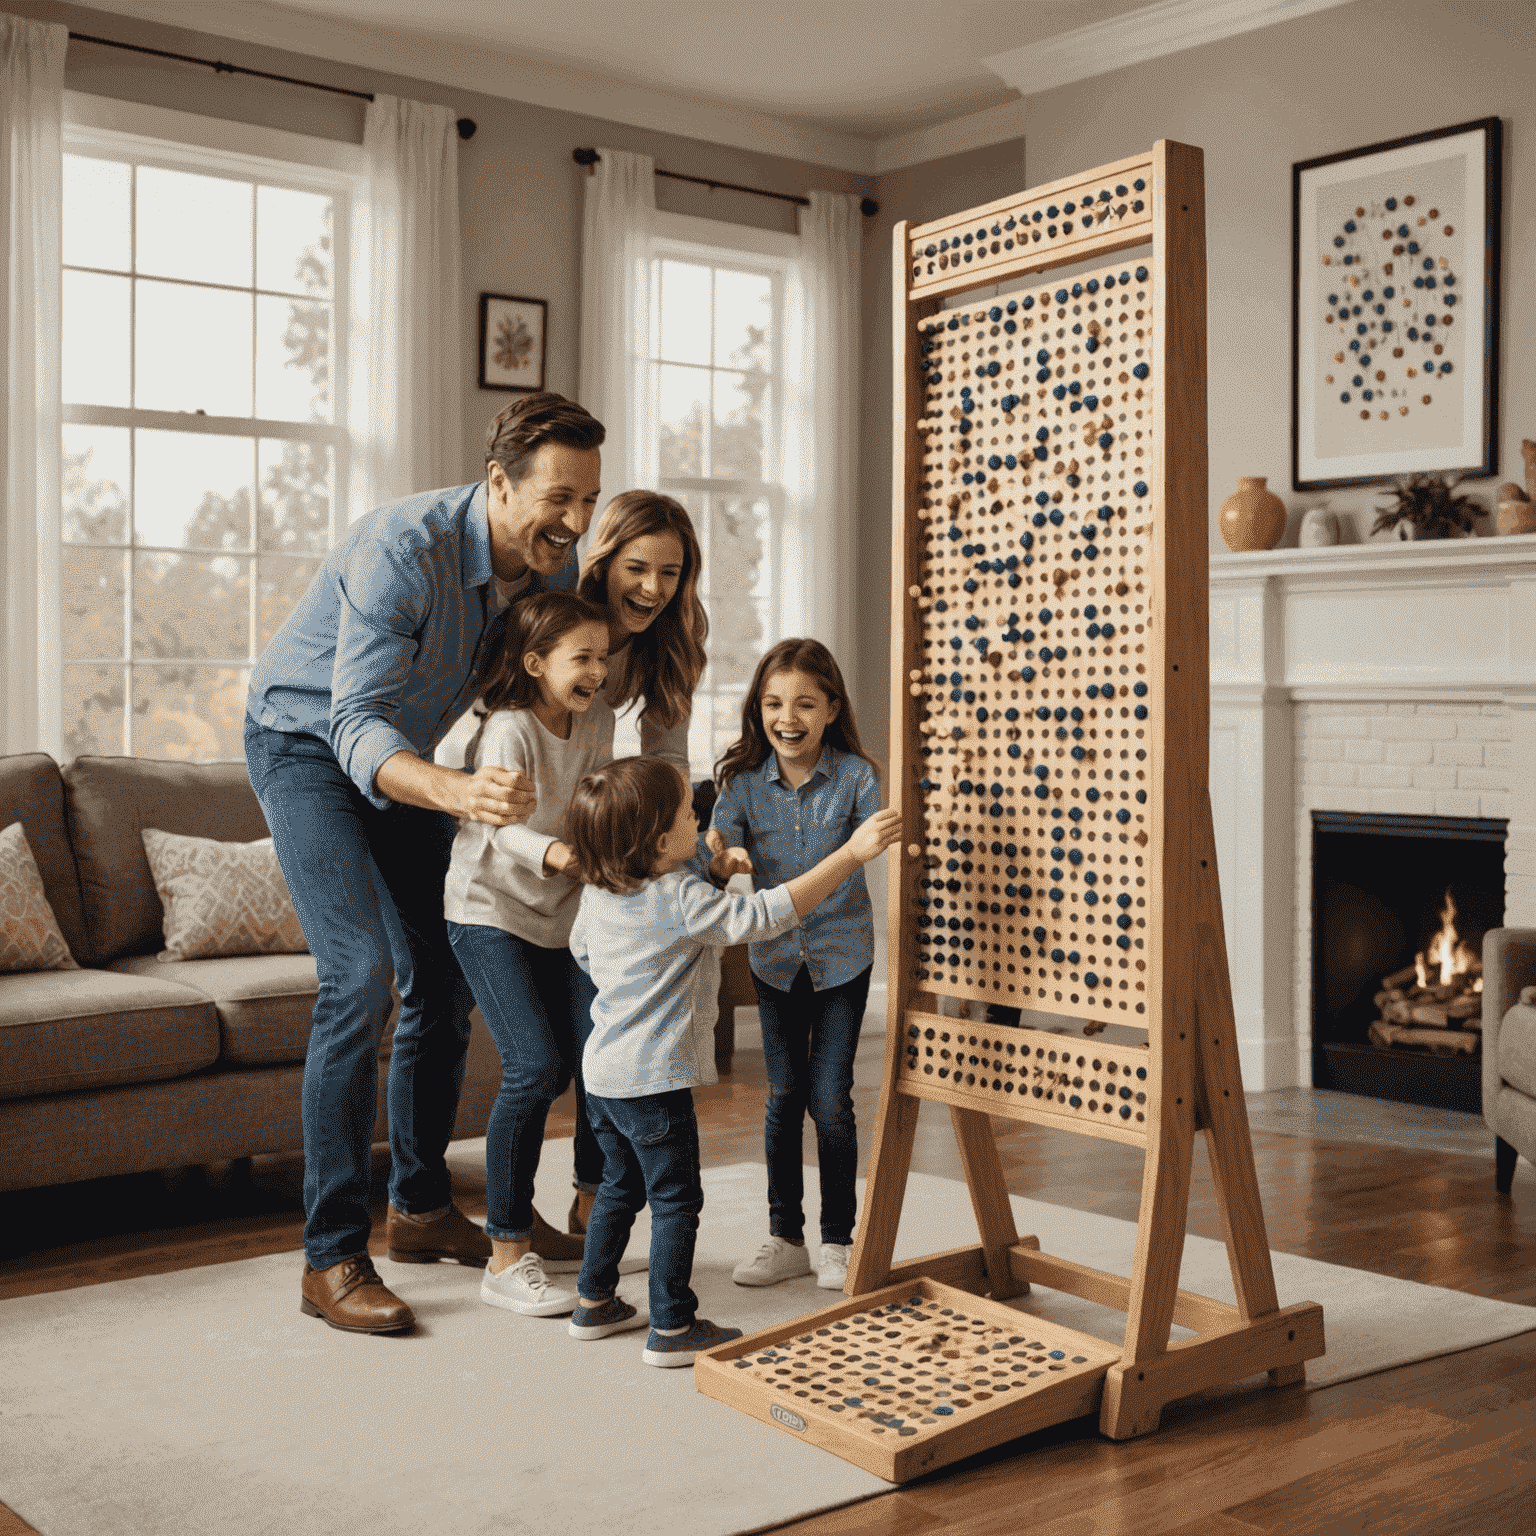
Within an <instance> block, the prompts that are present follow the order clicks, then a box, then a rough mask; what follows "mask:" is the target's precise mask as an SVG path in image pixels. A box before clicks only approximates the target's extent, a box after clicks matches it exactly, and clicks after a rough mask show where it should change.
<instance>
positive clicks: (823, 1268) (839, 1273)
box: [816, 1243, 853, 1291]
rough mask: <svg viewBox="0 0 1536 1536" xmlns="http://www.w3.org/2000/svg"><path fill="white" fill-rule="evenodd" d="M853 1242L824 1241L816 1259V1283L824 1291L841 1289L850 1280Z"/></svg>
mask: <svg viewBox="0 0 1536 1536" xmlns="http://www.w3.org/2000/svg"><path fill="white" fill-rule="evenodd" d="M852 1256H853V1244H852V1243H823V1244H822V1245H821V1253H820V1255H819V1256H818V1258H817V1261H816V1284H817V1285H819V1286H820V1287H821V1289H822V1290H824V1291H840V1290H842V1288H843V1286H844V1285H845V1284H846V1283H847V1280H848V1260H849V1259H850V1258H851V1257H852Z"/></svg>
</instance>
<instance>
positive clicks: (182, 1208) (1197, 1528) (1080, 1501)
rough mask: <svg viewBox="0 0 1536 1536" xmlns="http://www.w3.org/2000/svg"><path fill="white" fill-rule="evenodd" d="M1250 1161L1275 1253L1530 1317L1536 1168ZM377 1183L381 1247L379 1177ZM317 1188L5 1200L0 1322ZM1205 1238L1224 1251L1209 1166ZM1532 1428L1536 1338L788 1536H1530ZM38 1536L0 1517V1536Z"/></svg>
mask: <svg viewBox="0 0 1536 1536" xmlns="http://www.w3.org/2000/svg"><path fill="white" fill-rule="evenodd" d="M881 1047H882V1041H881V1040H880V1039H879V1038H878V1037H875V1038H872V1039H870V1040H868V1041H866V1042H865V1044H864V1046H863V1047H862V1048H861V1049H860V1053H859V1060H858V1066H857V1070H856V1079H855V1105H856V1108H857V1111H858V1114H859V1117H860V1123H861V1126H862V1127H864V1128H866V1129H867V1127H868V1126H869V1125H870V1124H871V1122H872V1119H873V1112H874V1103H875V1095H876V1092H877V1090H878V1084H879V1076H880V1051H881ZM763 1095H764V1084H763V1064H762V1055H761V1053H760V1052H756V1051H752V1050H742V1051H738V1053H737V1056H736V1063H735V1071H734V1072H733V1074H732V1076H731V1077H730V1078H729V1079H723V1080H722V1081H721V1083H720V1084H719V1085H718V1086H716V1087H712V1088H707V1089H700V1090H698V1092H697V1094H696V1099H697V1101H698V1109H699V1126H700V1141H701V1147H702V1153H703V1160H704V1162H705V1164H706V1165H709V1166H718V1165H721V1164H725V1163H733V1162H739V1161H741V1160H743V1159H753V1158H758V1157H760V1156H761V1155H762V1105H763ZM995 1128H996V1130H997V1132H998V1142H999V1147H1000V1149H1001V1151H1002V1156H1003V1165H1004V1169H1005V1171H1006V1173H1007V1176H1008V1182H1009V1187H1010V1188H1011V1189H1012V1190H1013V1191H1014V1192H1015V1193H1017V1194H1023V1195H1029V1196H1031V1197H1033V1198H1035V1199H1038V1200H1044V1201H1048V1202H1052V1203H1055V1204H1059V1205H1068V1206H1076V1207H1078V1208H1080V1209H1086V1210H1094V1211H1100V1212H1103V1213H1104V1214H1106V1215H1111V1216H1119V1217H1123V1218H1126V1219H1129V1220H1134V1219H1135V1216H1136V1211H1137V1203H1138V1199H1139V1193H1140V1179H1141V1159H1140V1157H1139V1155H1138V1154H1137V1153H1136V1152H1135V1151H1134V1150H1133V1149H1131V1148H1128V1147H1122V1146H1119V1145H1117V1144H1115V1143H1112V1142H1102V1141H1091V1140H1088V1139H1087V1138H1083V1137H1076V1136H1069V1135H1063V1134H1061V1133H1059V1132H1053V1131H1044V1130H1038V1129H1036V1128H1034V1127H1031V1126H1024V1125H1018V1124H1015V1123H1013V1122H1006V1121H998V1122H995ZM570 1133H571V1120H570V1115H569V1104H568V1102H567V1103H565V1104H562V1105H558V1106H556V1110H555V1112H554V1113H552V1114H551V1117H550V1124H549V1128H548V1134H549V1135H551V1136H562V1135H565V1136H568V1135H570ZM861 1139H863V1140H866V1141H867V1137H863V1138H861ZM811 1145H812V1143H811V1141H810V1138H809V1136H808V1137H807V1146H808V1147H809V1146H811ZM866 1155H867V1148H866ZM1254 1155H1255V1159H1256V1162H1257V1165H1258V1172H1259V1182H1260V1185H1261V1187H1262V1189H1263V1191H1264V1198H1265V1210H1266V1215H1267V1218H1268V1224H1269V1240H1270V1246H1271V1247H1273V1248H1276V1249H1281V1250H1285V1251H1288V1252H1292V1253H1300V1254H1306V1255H1308V1256H1309V1257H1312V1258H1317V1259H1323V1260H1326V1261H1328V1262H1330V1263H1334V1264H1344V1265H1349V1266H1351V1267H1353V1268H1356V1269H1364V1270H1369V1271H1372V1272H1375V1273H1377V1274H1384V1275H1395V1276H1398V1277H1400V1278H1403V1279H1407V1280H1416V1281H1419V1282H1421V1283H1423V1284H1426V1285H1435V1286H1441V1287H1444V1288H1446V1289H1447V1290H1448V1291H1467V1292H1471V1293H1472V1294H1475V1295H1479V1296H1491V1297H1497V1298H1500V1299H1502V1300H1506V1301H1513V1302H1519V1303H1522V1304H1524V1305H1527V1306H1536V1171H1533V1169H1532V1168H1531V1166H1530V1164H1528V1163H1526V1162H1523V1161H1522V1162H1521V1163H1520V1164H1519V1166H1518V1168H1517V1170H1516V1174H1515V1184H1514V1191H1513V1194H1512V1195H1510V1196H1500V1195H1497V1194H1496V1193H1495V1192H1494V1187H1493V1157H1492V1153H1491V1151H1490V1153H1489V1155H1488V1156H1487V1157H1486V1158H1480V1157H1474V1156H1468V1155H1465V1154H1459V1153H1450V1152H1443V1151H1423V1150H1417V1149H1410V1148H1405V1147H1402V1146H1387V1145H1375V1144H1371V1143H1365V1142H1358V1141H1343V1140H1325V1139H1319V1138H1308V1137H1301V1136H1289V1135H1279V1134H1274V1133H1271V1132H1264V1131H1256V1132H1255V1133H1254ZM913 1167H914V1169H916V1170H918V1171H921V1172H924V1173H932V1174H938V1175H940V1176H942V1177H948V1178H958V1177H960V1166H959V1158H958V1155H957V1153H956V1151H955V1146H954V1140H953V1136H952V1134H951V1132H950V1128H949V1120H948V1117H947V1116H946V1115H943V1114H941V1113H935V1112H934V1111H933V1107H932V1106H925V1108H924V1111H923V1114H922V1117H921V1119H920V1121H919V1125H918V1133H917V1142H916V1150H915V1153H914V1158H913ZM376 1172H377V1173H378V1174H379V1175H380V1176H381V1177H379V1178H376V1180H375V1188H376V1189H378V1190H380V1192H381V1193H380V1198H379V1200H378V1201H376V1209H375V1219H376V1221H377V1223H378V1227H377V1231H378V1233H379V1235H380V1237H382V1228H383V1222H382V1216H383V1205H382V1172H383V1163H382V1160H377V1161H376ZM301 1178H302V1169H301V1166H300V1162H299V1159H298V1158H296V1157H281V1158H279V1157H270V1158H256V1159H252V1160H250V1161H248V1162H244V1163H238V1164H232V1165H225V1166H221V1167H217V1168H208V1169H183V1170H178V1171H176V1172H174V1173H169V1174H153V1175H138V1176H133V1177H129V1178H121V1179H103V1180H96V1181H93V1182H91V1183H88V1184H79V1185H68V1186H63V1187H59V1188H54V1189H48V1190H31V1191H22V1192H20V1193H15V1194H6V1195H0V1299H4V1298H8V1297H13V1296H25V1295H33V1294H37V1293H40V1292H44V1291H58V1290H67V1289H70V1288H73V1287H75V1286H83V1285H95V1284H100V1283H102V1282H104V1281H108V1280H119V1279H125V1278H128V1277H130V1276H135V1275H150V1274H166V1273H169V1272H172V1271H174V1270H178V1269H187V1268H192V1267H194V1266H197V1265H201V1264H216V1263H225V1262H228V1261H231V1260H234V1259H243V1258H249V1257H251V1256H253V1255H256V1254H263V1253H280V1252H288V1251H294V1250H296V1249H297V1248H298V1247H299V1245H300V1237H301V1230H302V1224H303V1217H302V1208H301V1199H300V1191H301ZM455 1193H456V1198H457V1199H458V1201H459V1203H460V1205H461V1206H462V1207H463V1208H464V1209H465V1210H466V1211H468V1212H469V1213H470V1214H472V1215H474V1216H477V1217H482V1218H483V1216H484V1210H485V1206H484V1185H483V1182H481V1183H478V1184H477V1183H475V1182H474V1181H473V1180H466V1181H464V1182H463V1183H461V1184H459V1185H458V1186H457V1187H456V1191H455ZM545 1214H546V1215H548V1216H549V1217H550V1219H551V1220H553V1219H555V1217H556V1216H557V1215H563V1213H556V1212H546V1213H545ZM562 1224H563V1223H562ZM1189 1230H1190V1231H1191V1232H1194V1233H1198V1234H1200V1235H1202V1236H1206V1237H1215V1238H1219V1237H1220V1235H1221V1231H1220V1224H1219V1222H1218V1219H1217V1214H1216V1209H1215V1202H1214V1199H1213V1196H1212V1193H1211V1185H1210V1179H1209V1174H1208V1170H1207V1168H1206V1165H1205V1162H1204V1149H1203V1146H1198V1145H1197V1151H1196V1164H1195V1173H1194V1181H1193V1193H1192V1199H1191V1205H1190V1216H1189ZM1454 1304H1455V1303H1454V1299H1453V1298H1452V1297H1449V1296H1448V1297H1447V1305H1448V1306H1453V1305H1454ZM1533 1420H1536V1334H1525V1335H1522V1336H1520V1337H1518V1338H1514V1339H1508V1340H1505V1341H1503V1342H1502V1343H1498V1344H1490V1345H1486V1346H1484V1347H1483V1348H1480V1349H1473V1350H1466V1351H1464V1352H1462V1353H1460V1354H1456V1355H1450V1356H1445V1357H1442V1358H1440V1359H1436V1360H1430V1361H1425V1362H1423V1363H1421V1364H1418V1365H1411V1366H1403V1367H1401V1368H1399V1369H1397V1370H1392V1371H1384V1372H1382V1373H1380V1374H1378V1375H1375V1376H1370V1377H1366V1378H1363V1379H1361V1380H1358V1381H1352V1382H1346V1383H1344V1384H1342V1385H1340V1386H1336V1387H1328V1388H1325V1389H1323V1390H1321V1391H1318V1392H1312V1393H1308V1392H1306V1391H1304V1390H1303V1389H1301V1388H1287V1389H1283V1390H1279V1391H1273V1390H1271V1391H1263V1392H1259V1393H1255V1394H1252V1395H1244V1396H1243V1397H1241V1398H1228V1399H1226V1400H1223V1401H1215V1402H1209V1401H1208V1402H1202V1403H1189V1404H1183V1405H1179V1404H1175V1405H1174V1406H1173V1407H1172V1408H1170V1409H1169V1410H1168V1411H1167V1412H1166V1413H1165V1415H1164V1418H1163V1427H1162V1428H1161V1429H1160V1430H1159V1431H1158V1433H1156V1434H1154V1435H1150V1436H1147V1437H1146V1438H1144V1439H1141V1440H1134V1441H1126V1442H1121V1443H1116V1442H1112V1441H1109V1440H1105V1439H1103V1438H1102V1437H1101V1436H1100V1435H1099V1434H1098V1431H1097V1427H1096V1424H1095V1422H1094V1421H1092V1420H1087V1419H1081V1420H1076V1421H1073V1422H1071V1423H1068V1424H1062V1425H1057V1426H1055V1427H1054V1428H1052V1429H1050V1430H1047V1431H1043V1432H1042V1433H1040V1434H1036V1435H1032V1436H1029V1437H1027V1438H1025V1439H1022V1440H1017V1441H1013V1442H1011V1443H1010V1444H1008V1445H1006V1446H1001V1447H998V1448H997V1449H996V1450H994V1451H991V1452H988V1453H986V1454H985V1455H981V1456H977V1457H973V1458H971V1459H970V1460H968V1461H965V1462H961V1463H959V1464H957V1465H956V1466H953V1467H949V1468H946V1469H945V1470H944V1471H942V1472H939V1473H935V1474H933V1475H932V1476H930V1477H928V1478H925V1479H922V1480H919V1481H917V1482H913V1483H909V1484H906V1485H905V1486H904V1487H902V1488H901V1489H900V1490H898V1491H896V1492H893V1493H891V1494H888V1495H886V1496H884V1497H882V1498H877V1499H873V1500H869V1501H867V1502H864V1503H861V1504H856V1505H852V1506H849V1507H847V1508H845V1509H841V1510H834V1511H832V1512H830V1513H828V1514H824V1515H819V1516H816V1517H814V1518H812V1519H809V1520H802V1521H799V1522H796V1523H795V1524H793V1525H790V1526H785V1527H780V1530H782V1531H784V1532H793V1533H794V1536H896V1533H898V1532H899V1533H901V1536H908V1533H910V1536H929V1533H940V1532H942V1533H954V1536H993V1533H997V1536H1004V1533H1015V1532H1022V1531H1028V1532H1030V1533H1032V1536H1036V1533H1038V1536H1110V1533H1119V1532H1124V1533H1127V1536H1129V1533H1131V1532H1135V1533H1136V1536H1254V1533H1257V1532H1284V1533H1285V1536H1304V1533H1313V1532H1317V1533H1322V1532H1346V1531H1348V1532H1353V1531H1370V1532H1373V1533H1380V1532H1391V1533H1420V1532H1422V1533H1425V1536H1462V1533H1465V1536H1487V1533H1490V1532H1499V1533H1503V1532H1509V1533H1515V1532H1522V1531H1526V1530H1531V1529H1533V1525H1536V1521H1533V1517H1532V1513H1531V1512H1532V1510H1533V1509H1536V1437H1533V1436H1532V1433H1531V1424H1532V1422H1533ZM3 1496H4V1488H3V1485H0V1498H3ZM29 1530H31V1527H30V1526H28V1525H26V1524H25V1523H24V1522H23V1521H21V1520H20V1518H19V1517H18V1516H16V1515H14V1514H13V1513H11V1512H10V1511H9V1510H8V1509H6V1508H5V1507H4V1506H3V1505H0V1536H14V1533H19V1532H26V1531H29ZM42 1536H49V1533H47V1532H44V1533H42Z"/></svg>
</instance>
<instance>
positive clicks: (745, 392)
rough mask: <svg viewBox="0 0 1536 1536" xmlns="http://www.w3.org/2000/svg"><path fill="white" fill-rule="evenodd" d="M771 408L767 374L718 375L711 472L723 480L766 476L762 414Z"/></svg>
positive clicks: (711, 445)
mask: <svg viewBox="0 0 1536 1536" xmlns="http://www.w3.org/2000/svg"><path fill="white" fill-rule="evenodd" d="M767 410H768V375H767V374H765V373H717V374H716V375H715V423H714V425H715V430H714V435H713V439H712V441H711V443H710V466H709V473H710V474H711V475H716V476H718V477H719V478H720V479H722V480H761V479H762V477H763V418H764V416H765V414H766V412H767Z"/></svg>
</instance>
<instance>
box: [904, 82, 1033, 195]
mask: <svg viewBox="0 0 1536 1536" xmlns="http://www.w3.org/2000/svg"><path fill="white" fill-rule="evenodd" d="M1023 137H1024V103H1023V102H1022V101H1019V100H1014V101H1003V102H999V103H998V104H997V105H996V106H995V107H983V108H982V109H981V111H979V112H968V113H966V114H965V116H964V117H952V118H950V119H949V121H948V122H943V123H934V124H933V125H932V126H931V127H928V128H916V129H913V130H912V132H910V133H895V134H892V135H891V136H890V137H889V138H885V139H881V140H879V141H878V142H877V143H876V145H875V174H876V175H877V176H883V175H884V174H885V173H886V172H887V171H900V170H905V169H906V167H907V166H909V165H923V164H926V163H927V162H928V161H929V160H940V159H942V158H943V157H944V156H945V155H959V154H963V153H964V152H965V151H966V150H968V149H983V148H985V147H986V146H987V145H989V144H1002V143H1005V142H1006V141H1007V140H1009V139H1021V138H1023ZM1019 170H1020V175H1021V177H1022V174H1023V167H1022V166H1020V168H1019ZM1021 185H1022V182H1021Z"/></svg>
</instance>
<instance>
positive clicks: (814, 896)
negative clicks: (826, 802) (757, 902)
mask: <svg viewBox="0 0 1536 1536" xmlns="http://www.w3.org/2000/svg"><path fill="white" fill-rule="evenodd" d="M900 836H901V812H900V811H898V810H894V809H892V810H885V811H877V812H876V813H875V814H874V815H873V816H871V817H870V818H869V820H868V821H865V822H862V823H860V825H859V827H858V829H857V830H856V831H855V832H854V834H853V836H852V837H850V838H849V839H848V841H847V842H846V843H844V844H843V846H842V847H841V848H839V849H837V850H836V852H834V853H829V854H828V855H827V856H826V858H824V859H823V860H822V861H821V863H820V864H818V865H817V866H816V867H815V868H814V869H812V870H807V871H806V873H805V874H803V875H796V876H795V878H794V879H793V880H791V881H789V882H788V883H787V884H786V886H785V889H786V890H787V891H788V892H789V899H790V900H791V901H792V902H793V903H794V904H795V911H796V913H797V914H798V915H799V916H801V917H804V916H805V914H806V913H807V912H809V911H810V910H811V909H812V908H813V907H819V906H820V905H821V903H822V902H824V901H825V900H826V899H827V897H829V896H830V895H831V894H832V893H833V891H835V890H836V889H837V888H838V886H840V885H841V884H842V883H843V881H844V880H846V879H847V878H848V877H849V875H851V874H852V873H853V872H854V871H855V870H856V869H861V868H862V867H863V866H864V865H865V864H868V863H869V861H870V860H871V859H873V858H876V857H878V856H879V855H880V854H881V853H883V852H884V851H885V850H886V849H887V848H889V847H890V846H891V844H892V843H894V842H895V841H896V840H897V839H898V838H899V837H900Z"/></svg>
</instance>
